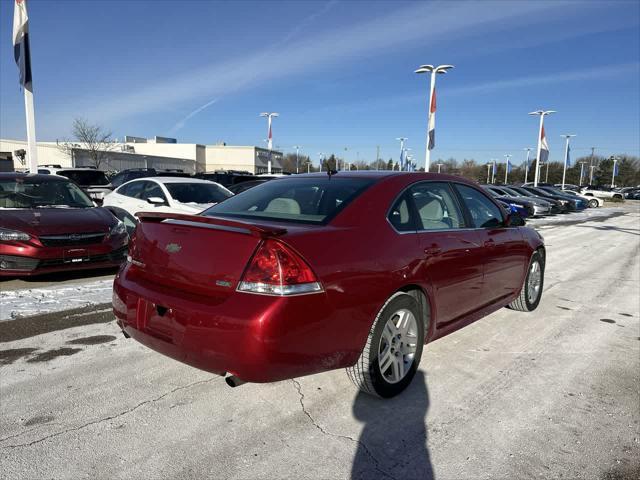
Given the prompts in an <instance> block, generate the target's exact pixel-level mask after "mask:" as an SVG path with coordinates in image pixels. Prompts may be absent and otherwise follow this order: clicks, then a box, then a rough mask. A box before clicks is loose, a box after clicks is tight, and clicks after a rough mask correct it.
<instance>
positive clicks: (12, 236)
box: [0, 228, 31, 242]
mask: <svg viewBox="0 0 640 480" xmlns="http://www.w3.org/2000/svg"><path fill="white" fill-rule="evenodd" d="M30 238H31V235H29V234H28V233H24V232H21V231H19V230H9V229H8V228H0V241H2V242H17V241H20V240H29V239H30Z"/></svg>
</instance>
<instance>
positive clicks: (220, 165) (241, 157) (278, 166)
mask: <svg viewBox="0 0 640 480" xmlns="http://www.w3.org/2000/svg"><path fill="white" fill-rule="evenodd" d="M269 158H271V172H272V173H281V172H282V153H280V152H276V151H272V152H269V150H266V149H264V148H259V147H252V146H246V147H243V146H231V145H207V147H206V171H215V170H245V171H248V172H251V173H266V172H267V169H268V161H269Z"/></svg>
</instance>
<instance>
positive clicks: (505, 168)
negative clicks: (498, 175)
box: [504, 154, 513, 185]
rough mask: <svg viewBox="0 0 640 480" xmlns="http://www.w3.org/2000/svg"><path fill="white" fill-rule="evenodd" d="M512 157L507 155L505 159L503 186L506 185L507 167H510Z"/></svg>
mask: <svg viewBox="0 0 640 480" xmlns="http://www.w3.org/2000/svg"><path fill="white" fill-rule="evenodd" d="M512 156H513V155H510V154H507V155H505V158H506V159H507V164H506V165H505V167H504V184H505V185H506V184H507V177H508V176H509V167H510V166H511V157H512Z"/></svg>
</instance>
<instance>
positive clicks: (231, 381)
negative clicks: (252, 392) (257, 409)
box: [224, 375, 247, 388]
mask: <svg viewBox="0 0 640 480" xmlns="http://www.w3.org/2000/svg"><path fill="white" fill-rule="evenodd" d="M224 381H225V382H227V385H229V386H230V387H232V388H235V387H239V386H240V385H244V384H245V383H247V382H245V381H244V380H242V379H240V378H238V377H236V376H235V375H229V376H228V377H225V379H224Z"/></svg>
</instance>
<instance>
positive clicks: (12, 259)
mask: <svg viewBox="0 0 640 480" xmlns="http://www.w3.org/2000/svg"><path fill="white" fill-rule="evenodd" d="M82 249H83V250H86V254H83V255H80V256H78V257H77V258H75V259H72V258H70V257H69V256H68V255H66V254H65V250H68V248H62V247H33V246H23V247H18V248H16V247H13V246H10V245H0V277H28V276H33V275H44V274H46V273H55V272H62V271H74V270H90V269H99V268H115V267H117V266H119V265H121V264H122V262H124V261H125V260H126V258H127V250H128V247H127V243H126V242H125V243H122V242H118V243H116V244H115V245H114V244H110V243H106V244H100V245H88V246H86V247H82Z"/></svg>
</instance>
